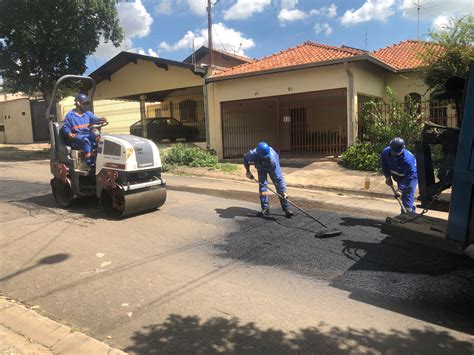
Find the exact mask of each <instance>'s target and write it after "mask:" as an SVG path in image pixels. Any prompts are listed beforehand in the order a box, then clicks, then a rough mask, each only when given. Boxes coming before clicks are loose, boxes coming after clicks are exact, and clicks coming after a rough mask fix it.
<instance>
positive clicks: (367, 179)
mask: <svg viewBox="0 0 474 355" xmlns="http://www.w3.org/2000/svg"><path fill="white" fill-rule="evenodd" d="M48 148H49V143H34V144H0V158H1V157H2V155H3V156H8V159H9V160H11V159H12V158H13V155H16V156H18V158H19V159H21V160H26V159H25V155H26V156H28V154H30V155H31V158H32V159H39V158H41V157H43V156H44V157H45V158H47V155H46V154H45V151H46V150H47V149H48ZM230 163H232V164H235V165H236V167H237V170H236V171H233V172H225V171H221V170H212V169H208V168H193V167H179V168H176V169H175V170H174V173H176V174H184V175H191V176H206V177H211V178H218V179H228V180H237V181H242V180H243V179H245V168H244V167H243V164H242V160H241V159H233V160H231V161H230ZM281 164H282V169H283V173H284V175H285V179H286V182H287V185H288V186H290V187H298V188H304V189H314V190H325V191H332V192H343V193H353V194H358V195H364V196H372V197H391V193H390V190H389V188H388V187H387V186H386V185H385V183H384V179H383V176H382V175H381V174H379V173H375V172H365V171H355V170H349V169H345V168H344V167H342V166H341V165H339V164H338V162H337V160H336V159H334V158H304V159H303V158H293V159H282V160H281ZM255 174H256V173H255Z"/></svg>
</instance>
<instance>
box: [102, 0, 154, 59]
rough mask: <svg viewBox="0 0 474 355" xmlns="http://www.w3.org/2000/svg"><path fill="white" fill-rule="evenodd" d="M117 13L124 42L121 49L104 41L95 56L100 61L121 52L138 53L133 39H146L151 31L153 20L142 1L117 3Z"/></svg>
mask: <svg viewBox="0 0 474 355" xmlns="http://www.w3.org/2000/svg"><path fill="white" fill-rule="evenodd" d="M117 13H118V17H119V21H120V26H122V29H123V32H124V40H123V41H122V43H121V44H120V46H119V47H115V46H114V45H113V44H112V42H110V41H109V42H107V43H105V42H104V40H103V39H102V40H101V41H100V44H99V46H98V47H97V49H96V51H95V53H94V56H95V57H96V58H98V59H106V60H108V59H110V58H111V57H113V56H115V55H116V54H118V53H119V52H121V51H130V52H137V50H138V49H136V48H134V47H133V40H132V39H133V38H135V37H138V38H142V37H146V36H147V35H148V34H149V33H150V31H151V25H152V23H153V18H152V17H151V15H150V14H149V13H148V12H147V10H146V9H145V7H144V6H143V4H142V2H141V0H135V1H133V2H119V3H117Z"/></svg>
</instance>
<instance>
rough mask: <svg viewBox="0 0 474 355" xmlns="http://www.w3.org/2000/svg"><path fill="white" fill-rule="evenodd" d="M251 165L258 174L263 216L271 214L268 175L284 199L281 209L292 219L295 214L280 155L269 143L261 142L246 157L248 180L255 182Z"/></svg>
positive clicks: (245, 164) (281, 200) (281, 201)
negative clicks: (289, 197) (290, 201)
mask: <svg viewBox="0 0 474 355" xmlns="http://www.w3.org/2000/svg"><path fill="white" fill-rule="evenodd" d="M250 163H254V165H255V168H256V169H257V172H258V182H259V193H260V204H261V206H262V212H261V214H262V215H263V216H266V215H269V214H270V205H269V203H268V195H267V190H268V189H267V184H268V181H267V175H270V178H271V179H272V181H273V184H274V185H275V188H276V190H277V192H278V193H279V194H280V195H281V196H282V197H283V198H281V197H280V204H281V208H282V210H283V212H285V216H286V217H287V218H291V217H292V216H293V212H292V211H290V209H289V208H290V204H289V203H288V201H287V199H286V198H287V196H288V195H287V194H286V183H285V178H284V177H283V172H282V171H281V167H280V159H279V156H278V153H277V152H275V151H274V150H273V148H272V147H270V146H269V145H268V144H267V143H265V142H260V143H259V144H258V146H257V148H255V149H252V150H250V151H249V152H248V153H246V154H245V155H244V166H245V169H246V170H247V173H246V176H247V178H248V179H250V180H254V179H255V178H254V176H253V175H252V173H251V172H250Z"/></svg>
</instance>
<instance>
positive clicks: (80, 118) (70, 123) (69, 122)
mask: <svg viewBox="0 0 474 355" xmlns="http://www.w3.org/2000/svg"><path fill="white" fill-rule="evenodd" d="M101 122H102V120H101V119H100V118H98V117H97V116H95V115H94V114H93V113H92V112H90V111H86V112H84V113H83V114H82V115H80V114H78V113H77V112H76V110H71V111H69V112H68V113H67V114H66V118H65V119H64V125H63V134H64V136H65V139H66V142H67V144H68V145H70V146H71V148H73V149H79V150H83V151H84V153H86V154H88V153H91V152H92V150H93V149H95V147H96V145H97V143H96V134H95V133H94V132H91V130H90V128H89V126H90V125H91V124H99V123H101ZM69 133H74V134H76V137H75V138H74V139H71V138H69V137H68V135H69ZM86 162H87V164H88V165H91V164H93V162H94V159H93V158H90V159H87V160H86Z"/></svg>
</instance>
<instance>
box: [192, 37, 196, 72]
mask: <svg viewBox="0 0 474 355" xmlns="http://www.w3.org/2000/svg"><path fill="white" fill-rule="evenodd" d="M192 61H193V64H194V71H196V51H195V50H194V38H193V56H192Z"/></svg>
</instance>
